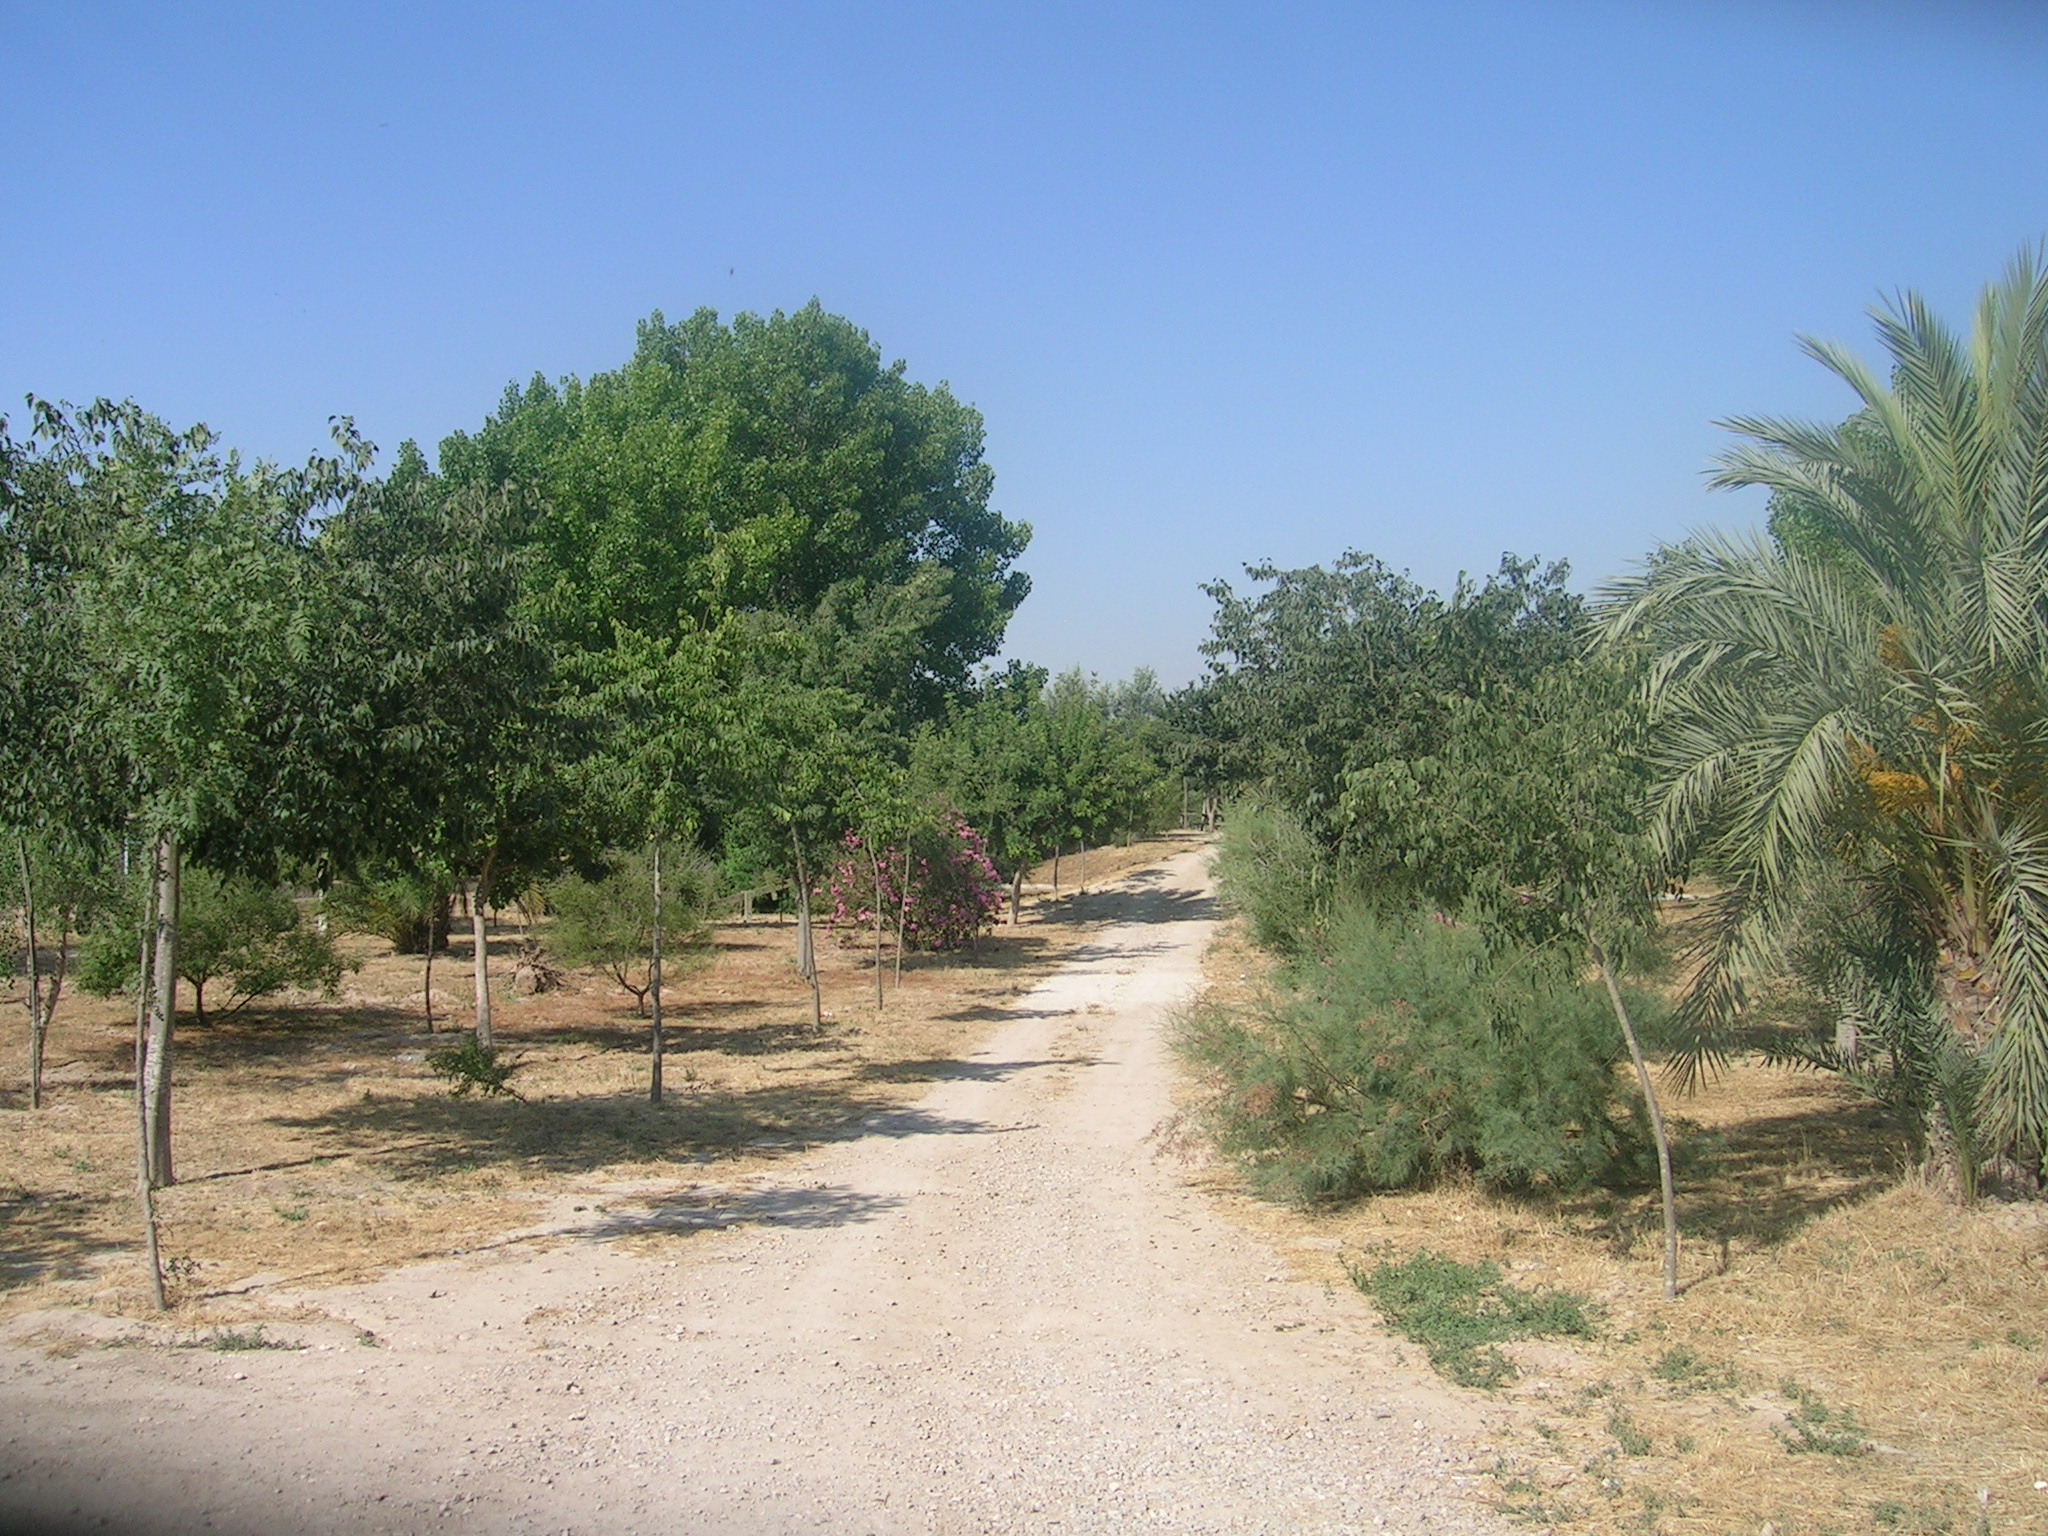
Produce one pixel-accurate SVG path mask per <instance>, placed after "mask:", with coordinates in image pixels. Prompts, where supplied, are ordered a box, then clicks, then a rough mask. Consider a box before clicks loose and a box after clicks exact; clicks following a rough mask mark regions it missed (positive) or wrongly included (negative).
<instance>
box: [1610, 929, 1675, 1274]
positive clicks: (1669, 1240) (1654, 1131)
mask: <svg viewBox="0 0 2048 1536" xmlns="http://www.w3.org/2000/svg"><path fill="white" fill-rule="evenodd" d="M1592 948H1593V963H1594V964H1595V965H1597V966H1599V967H1600V980H1601V981H1602V982H1603V983H1604V984H1605V985H1606V988H1607V1000H1608V1001H1609V1002H1610V1003H1612V1004H1613V1005H1614V1017H1615V1021H1616V1022H1617V1023H1619V1024H1620V1025H1621V1037H1622V1039H1624V1040H1626V1041H1627V1042H1628V1055H1629V1060H1631V1061H1633V1062H1634V1063H1635V1064H1636V1082H1637V1083H1638V1084H1639V1085H1640V1086H1641V1088H1642V1090H1643V1102H1644V1103H1645V1104H1647V1105H1648V1106H1649V1110H1650V1133H1651V1135H1653V1136H1655V1137H1656V1139H1657V1177H1658V1180H1659V1181H1660V1182H1661V1183H1662V1184H1663V1186H1664V1294H1665V1295H1666V1296H1667V1297H1669V1296H1676V1295H1677V1294H1678V1195H1677V1192H1676V1191H1675V1189H1674V1188H1673V1186H1672V1182H1671V1140H1670V1138H1669V1137H1668V1136H1666V1135H1665V1133H1664V1111H1663V1109H1662V1108H1661V1107H1660V1106H1659V1105H1658V1103H1657V1087H1656V1085H1655V1084H1654V1083H1652V1082H1651V1081H1650V1068H1649V1064H1648V1063H1647V1062H1645V1061H1644V1060H1643V1045H1642V1042H1641V1041H1640V1040H1638V1039H1637V1038H1636V1026H1635V1024H1634V1022H1633V1021H1632V1020H1631V1019H1630V1018H1629V1016H1628V1009H1627V1007H1626V1006H1625V1005H1624V1004H1623V1003H1622V1000H1621V988H1620V987H1618V986H1616V985H1615V984H1614V972H1613V971H1611V970H1609V969H1608V968H1607V956H1606V955H1605V954H1604V953H1603V952H1602V951H1601V949H1600V946H1599V945H1598V944H1595V945H1594V946H1593V947H1592Z"/></svg>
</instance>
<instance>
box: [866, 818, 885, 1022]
mask: <svg viewBox="0 0 2048 1536" xmlns="http://www.w3.org/2000/svg"><path fill="white" fill-rule="evenodd" d="M868 864H869V865H870V866H871V867H872V869H873V871H874V876H875V1012H876V1013H877V1014H880V1013H881V1011H882V856H881V855H880V854H878V853H874V852H872V851H871V852H870V853H869V854H868Z"/></svg>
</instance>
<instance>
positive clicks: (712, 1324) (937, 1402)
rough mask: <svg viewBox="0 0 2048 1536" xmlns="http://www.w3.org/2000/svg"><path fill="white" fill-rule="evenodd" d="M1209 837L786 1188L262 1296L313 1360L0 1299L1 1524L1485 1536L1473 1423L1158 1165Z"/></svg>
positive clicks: (641, 1203) (778, 1176) (138, 1528)
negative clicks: (1475, 1495)
mask: <svg viewBox="0 0 2048 1536" xmlns="http://www.w3.org/2000/svg"><path fill="white" fill-rule="evenodd" d="M1201 857H1202V856H1201V855H1199V854H1189V855H1184V856H1182V857H1180V858H1177V859H1175V860H1173V861H1171V862H1169V863H1168V864H1166V865H1163V866H1160V867H1158V868H1156V869H1153V870H1150V871H1147V872H1144V873H1142V874H1140V875H1139V876H1137V877H1135V878H1133V879H1132V880H1130V881H1128V882H1126V883H1125V884H1124V885H1123V886H1122V887H1120V888H1118V889H1116V890H1112V891H1107V892H1104V893H1101V894H1098V895H1095V896H1092V897H1089V898H1086V899H1087V900H1088V901H1090V902H1092V903H1093V904H1094V908H1095V913H1096V915H1098V916H1099V917H1100V918H1101V919H1102V921H1103V924H1104V925H1103V926H1102V927H1101V928H1100V929H1099V930H1098V932H1097V935H1096V940H1095V942H1094V943H1093V944H1092V946H1091V947H1090V948H1089V949H1088V950H1086V951H1085V952H1084V953H1083V955H1082V956H1081V958H1080V959H1079V960H1077V961H1076V962H1075V963H1073V964H1072V965H1070V966H1068V967H1067V968H1066V969H1064V970H1062V971H1061V972H1059V973H1058V974H1056V975H1055V976H1053V977H1052V978H1051V979H1050V980H1048V981H1047V982H1045V983H1044V984H1043V985H1041V986H1040V987H1039V988H1037V989H1036V990H1035V991H1033V992H1032V993H1030V994H1028V995H1027V996H1026V997H1025V998H1024V999H1023V1000H1022V1001H1021V1002H1020V1003H1019V1004H1018V1006H1017V1007H1016V1009H1015V1013H1014V1019H1013V1021H1012V1022H1010V1023H1008V1024H1007V1025H1005V1026H1004V1027H1003V1028H1002V1029H1001V1031H1000V1033H998V1034H997V1035H996V1036H995V1038H994V1039H992V1040H991V1041H990V1043H989V1044H988V1046H987V1047H986V1048H985V1049H983V1050H981V1051H979V1052H977V1053H976V1054H975V1055H973V1056H972V1057H970V1058H969V1059H967V1060H965V1061H962V1062H958V1063H953V1064H950V1065H947V1066H941V1067H935V1068H934V1076H935V1077H936V1078H937V1079H938V1081H937V1082H936V1084H935V1086H934V1087H933V1089H932V1090H931V1092H930V1093H929V1095H927V1096H926V1097H925V1098H924V1099H923V1100H922V1101H921V1102H920V1103H918V1104H917V1105H916V1106H915V1107H914V1108H911V1109H907V1110H902V1111H897V1112H892V1113H888V1114H884V1115H880V1116H877V1117H875V1118H874V1119H872V1120H871V1121H869V1122H868V1123H866V1124H865V1125H864V1126H863V1127H862V1128H861V1129H862V1134H861V1135H860V1136H859V1137H858V1138H857V1139H853V1140H850V1141H847V1142H845V1143H842V1144H840V1145H837V1146H834V1147H830V1148H827V1149H823V1150H821V1151H818V1152H815V1153H813V1154H811V1155H809V1156H807V1157H804V1158H802V1159H800V1160H797V1161H794V1162H791V1163H788V1164H784V1165H782V1166H781V1167H780V1168H778V1169H777V1170H776V1172H775V1173H774V1174H773V1175H771V1176H768V1177H764V1178H761V1179H757V1180H751V1181H747V1182H746V1183H744V1184H740V1185H734V1186H727V1187H718V1188H714V1187H711V1186H694V1187H683V1186H673V1185H669V1186H662V1187H660V1188H637V1189H626V1188H619V1187H612V1188H608V1189H586V1190H584V1191H583V1192H582V1193H580V1194H577V1195H574V1196H572V1197H566V1198H565V1199H564V1200H563V1202H562V1206H561V1208H560V1209H559V1210H557V1211H556V1212H554V1213H552V1219H551V1220H550V1222H549V1223H547V1232H548V1233H549V1234H551V1235H545V1236H543V1235H538V1234H536V1235H531V1236H528V1237H525V1238H522V1239H519V1240H514V1241H509V1242H507V1243H505V1244H503V1245H501V1246H499V1247H497V1248H495V1249H493V1250H491V1251H489V1252H486V1253H472V1254H468V1255H463V1256H461V1257H458V1258H452V1259H450V1260H447V1261H445V1262H441V1263H436V1264H432V1265H426V1266H420V1267H415V1268H412V1269H407V1270H404V1271H401V1272H398V1273H395V1274H392V1275H389V1276H387V1277H385V1278H384V1279H382V1280H380V1281H378V1282H377V1283H375V1284H372V1285H368V1286H364V1287H358V1288H353V1289H348V1290H323V1291H317V1292H304V1293H300V1294H296V1295H294V1294H290V1293H285V1292H279V1291H273V1290H270V1289H267V1288H266V1287H264V1286H263V1285H262V1284H261V1283H260V1282H259V1283H256V1284H254V1285H253V1286H252V1287H251V1289H250V1298H251V1300H252V1301H258V1300H260V1301H261V1303H262V1304H263V1305H265V1306H266V1307H267V1308H268V1309H269V1311H270V1312H271V1314H272V1315H274V1316H275V1317H277V1318H278V1319H280V1321H278V1322H276V1323H273V1324H272V1325H271V1326H270V1328H269V1336H271V1337H274V1338H289V1339H292V1340H294V1341H298V1342H300V1343H302V1344H304V1345H305V1346H307V1347H305V1348H302V1349H298V1350H292V1351H282V1350H270V1349H260V1350H247V1351H221V1350H216V1349H171V1348H165V1347H159V1346H157V1345H154V1344H150V1343H147V1342H145V1343H140V1344H134V1345H132V1346H131V1347H125V1348H97V1347H88V1348H84V1349H80V1350H77V1351H76V1352H74V1353H71V1354H69V1355H68V1356H66V1355H62V1354H57V1355H53V1354H51V1353H50V1352H49V1349H48V1343H49V1340H50V1339H51V1338H52V1337H59V1336H63V1335H65V1334H66V1333H70V1334H74V1335H77V1334H81V1330H85V1331H86V1332H88V1333H89V1332H90V1330H91V1329H92V1328H94V1327H97V1328H98V1329H99V1331H100V1336H101V1338H102V1339H103V1340H107V1339H115V1338H119V1337H122V1336H126V1337H127V1338H130V1339H134V1338H137V1337H139V1335H138V1334H137V1330H136V1329H135V1327H134V1325H132V1324H124V1323H120V1322H118V1321H116V1320H110V1319H90V1318H85V1317H82V1316H79V1315H68V1314H67V1315H65V1316H62V1317H54V1316H50V1315H43V1316H39V1317H31V1318H25V1319H19V1320H17V1322H16V1323H15V1324H14V1325H12V1327H10V1329H9V1330H8V1334H7V1338H6V1340H5V1341H4V1342H0V1529H5V1530H7V1531H10V1532H11V1531H15V1530H26V1531H52V1532H68V1531H71V1530H74V1529H75V1530H81V1531H82V1530H96V1529H115V1530H122V1531H129V1532H143V1533H152V1536H154V1533H169V1532H183V1531H196V1530H214V1531H219V1532H224V1533H234V1536H256V1533H285V1532H318V1533H323V1536H324V1533H333V1532H372V1531H393V1532H410V1531H460V1532H490V1533H496V1532H507V1533H513V1532H518V1533H524V1532H563V1531H571V1532H576V1533H584V1532H590V1533H600V1532H603V1533H610V1532H619V1533H627V1532H650V1533H651V1532H673V1533H714V1532H716V1533H724V1532H747V1533H780V1532H794V1531H830V1532H844V1533H858V1532H872V1533H875V1536H884V1533H898V1532H902V1533H909V1532H943V1533H954V1532H1011V1531H1017V1532H1026V1531H1029V1532H1049V1531H1058V1532H1068V1533H1094V1532H1113V1531H1133V1532H1137V1531H1145V1532H1151V1531H1159V1532H1209V1531H1215V1532H1226V1531H1227V1532H1290V1533H1291V1532H1337V1531H1378V1530H1383V1529H1392V1530H1398V1531H1418V1532H1419V1531H1431V1532H1440V1533H1454V1532H1464V1531H1490V1530H1492V1529H1493V1528H1494V1527H1493V1525H1492V1522H1491V1521H1490V1519H1489V1518H1488V1517H1487V1516H1486V1515H1485V1512H1484V1511H1483V1510H1481V1509H1479V1508H1478V1507H1477V1506H1476V1505H1475V1504H1473V1503H1471V1502H1469V1501H1468V1500H1467V1498H1466V1496H1465V1494H1464V1492H1463V1488H1464V1486H1465V1485H1466V1484H1467V1483H1468V1482H1469V1481H1470V1479H1469V1478H1468V1477H1467V1476H1465V1475H1463V1469H1464V1465H1465V1461H1466V1457H1467V1454H1468V1453H1469V1452H1470V1451H1471V1450H1472V1444H1471V1442H1472V1439H1473V1437H1474V1436H1476V1435H1477V1434H1478V1433H1479V1431H1478V1428H1477V1426H1476V1424H1474V1423H1473V1422H1472V1421H1471V1420H1470V1419H1469V1418H1468V1417H1467V1416H1465V1414H1464V1413H1463V1411H1462V1410H1461V1409H1460V1407H1459V1406H1458V1405H1457V1404H1456V1403H1454V1402H1453V1401H1451V1400H1450V1399H1448V1398H1447V1397H1445V1396H1444V1395H1443V1394H1441V1393H1440V1392H1438V1391H1437V1390H1436V1389H1435V1388H1434V1387H1433V1386H1432V1384H1431V1383H1430V1381H1429V1379H1428V1378H1426V1377H1425V1376H1424V1375H1423V1374H1421V1373H1420V1372H1419V1371H1418V1370H1415V1369H1412V1368H1409V1367H1405V1366H1402V1365H1399V1364H1397V1363H1395V1356H1396V1350H1395V1348H1394V1347H1393V1346H1391V1345H1389V1344H1388V1343H1387V1342H1386V1341H1385V1340H1384V1339H1383V1338H1382V1337H1381V1336H1380V1335H1379V1334H1378V1333H1377V1331H1376V1330H1375V1328H1374V1326H1373V1324H1372V1321H1371V1315H1370V1312H1369V1309H1368V1308H1366V1307H1365V1305H1364V1304H1363V1302H1362V1301H1361V1300H1360V1299H1359V1298H1358V1297H1357V1296H1356V1295H1355V1294H1350V1293H1348V1292H1346V1291H1338V1290H1325V1289H1324V1288H1322V1287H1320V1286H1314V1285H1308V1284H1303V1283H1299V1282H1295V1281H1292V1280H1290V1279H1289V1278H1288V1277H1287V1274H1286V1269H1285V1262H1284V1257H1283V1256H1281V1255H1277V1254H1275V1253H1274V1252H1272V1251H1271V1250H1270V1249H1269V1248H1267V1247H1266V1246H1265V1245H1264V1244H1263V1243H1262V1242H1261V1241H1260V1240H1258V1239H1256V1238H1254V1237H1252V1236H1249V1235H1247V1234H1246V1233H1244V1232H1242V1231H1240V1230H1238V1229H1237V1228H1235V1227H1233V1226H1232V1225H1231V1224H1230V1223H1229V1222H1228V1221H1227V1220H1226V1219H1225V1218H1224V1217H1223V1216H1222V1215H1221V1214H1219V1213H1218V1212H1217V1210H1216V1209H1215V1207H1214V1204H1213V1202H1212V1201H1211V1200H1210V1199H1209V1198H1208V1197H1207V1196H1205V1195H1204V1194H1202V1193H1200V1192H1199V1191H1197V1190H1194V1189H1192V1188H1190V1187H1188V1186H1187V1184H1186V1182H1185V1178H1184V1175H1183V1173H1182V1171H1181V1169H1180V1166H1179V1165H1178V1164H1177V1163H1176V1162H1175V1161H1174V1159H1173V1158H1172V1157H1171V1156H1169V1155H1163V1154H1162V1150H1161V1146H1160V1143H1159V1139H1158V1136H1157V1132H1158V1130H1159V1128H1160V1127H1161V1125H1162V1124H1163V1122H1165V1121H1166V1119H1167V1118H1168V1117H1169V1115H1170V1113H1171V1110H1172V1102H1171V1091H1172V1084H1173V1073H1172V1068H1171V1064H1170V1062H1169V1060H1168V1056H1167V1052H1166V1046H1165V1043H1164V1038H1163V1029H1162V1026H1163V1024H1164V1021H1165V1017H1166V1014H1167V1012H1168V1010H1169V1009H1170V1008H1171V1006H1172V1005H1173V1004H1174V1003H1175V1002H1176V1001H1178V1000H1179V999H1180V998H1182V997H1183V996H1185V995H1186V994H1187V992H1188V991H1189V989H1190V988H1191V987H1192V986H1193V985H1194V982H1195V979H1196V975H1197V963H1198V960H1199V957H1200V954H1201V949H1202V946H1203V943H1204V941H1205V939H1206V937H1207V934H1208V932H1209V928H1210V924H1211V921H1212V913H1211V908H1210V901H1209V897H1208V894H1207V885H1206V880H1205V877H1204V874H1203V870H1202V865H1201V862H1200V861H1201ZM81 1336H83V1335H81ZM37 1339H40V1340H41V1343H40V1346H39V1345H38V1344H37V1342H36V1340H37Z"/></svg>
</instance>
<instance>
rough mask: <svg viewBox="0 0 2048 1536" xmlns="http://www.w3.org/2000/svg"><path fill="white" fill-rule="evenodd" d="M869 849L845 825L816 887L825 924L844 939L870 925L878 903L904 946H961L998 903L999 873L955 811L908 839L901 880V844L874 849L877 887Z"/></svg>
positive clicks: (990, 917)
mask: <svg viewBox="0 0 2048 1536" xmlns="http://www.w3.org/2000/svg"><path fill="white" fill-rule="evenodd" d="M872 852H873V850H871V849H870V848H869V845H868V843H867V841H866V840H865V839H863V838H862V837H861V835H860V834H859V833H858V832H848V833H847V834H846V836H845V837H844V838H842V839H841V840H840V852H839V857H838V859H837V860H836V861H835V862H834V863H833V866H832V868H831V870H830V871H829V872H828V873H827V875H826V877H825V883H824V885H823V886H822V887H820V888H819V890H818V891H817V893H816V894H817V895H818V896H819V897H820V898H821V900H822V901H823V902H824V903H825V906H826V912H825V922H826V925H827V926H828V927H830V928H833V929H836V930H841V931H842V932H843V933H844V935H845V937H846V939H847V940H848V941H849V942H852V941H853V940H854V938H855V936H856V935H857V934H859V933H861V932H863V931H865V932H870V933H871V932H873V930H874V926H875V909H876V907H877V905H879V906H880V908H881V915H882V926H883V927H884V928H886V929H889V930H892V931H893V930H895V929H897V928H898V927H900V928H901V930H902V934H903V942H904V945H905V946H906V947H907V948H910V949H931V950H953V949H964V948H965V947H966V946H967V945H968V944H970V943H972V942H973V941H974V938H975V936H976V935H977V934H979V933H981V931H982V930H983V929H985V928H988V927H990V926H991V925H993V924H994V922H995V920H996V917H997V914H998V913H1000V912H1001V910H1002V905H1003V877H1002V876H1001V875H1000V874H998V873H997V871H996V866H995V862H994V861H993V860H992V859H990V858H989V856H988V848H987V846H986V845H985V844H984V843H983V842H982V840H981V834H980V833H979V832H976V831H975V830H974V828H972V827H970V826H969V825H968V824H967V822H966V821H965V820H964V819H963V818H961V817H960V816H958V815H948V816H946V817H944V818H942V819H941V820H940V821H938V822H937V823H936V824H934V825H933V826H931V827H930V828H928V829H926V830H924V831H923V832H921V833H920V834H919V835H917V836H914V837H913V838H912V839H911V844H910V849H909V855H910V860H909V875H910V878H909V882H908V885H907V887H906V885H905V881H904V849H902V848H901V847H897V846H893V845H884V846H883V847H882V848H881V849H880V850H879V853H880V857H881V870H880V880H879V890H878V889H877V884H878V882H877V878H876V875H877V871H876V869H875V861H874V858H873V857H872V856H871V854H872ZM878 895H879V898H880V900H879V903H878V902H877V896H878Z"/></svg>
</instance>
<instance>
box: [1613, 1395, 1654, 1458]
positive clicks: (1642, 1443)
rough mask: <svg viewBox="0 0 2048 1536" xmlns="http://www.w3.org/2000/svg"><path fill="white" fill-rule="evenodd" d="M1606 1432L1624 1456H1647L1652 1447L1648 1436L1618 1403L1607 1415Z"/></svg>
mask: <svg viewBox="0 0 2048 1536" xmlns="http://www.w3.org/2000/svg"><path fill="white" fill-rule="evenodd" d="M1607 1433H1609V1434H1610V1435H1612V1436H1614V1443H1615V1444H1616V1445H1618V1446H1620V1447H1621V1454H1622V1455H1624V1456H1647V1455H1649V1454H1650V1451H1651V1449H1652V1448H1653V1445H1652V1441H1651V1439H1650V1437H1649V1436H1648V1435H1646V1434H1644V1433H1643V1431H1642V1428H1641V1426H1640V1425H1638V1424H1637V1423H1636V1421H1635V1420H1634V1419H1632V1418H1630V1417H1629V1415H1628V1410H1627V1409H1626V1408H1624V1407H1622V1406H1621V1405H1620V1404H1619V1403H1616V1404H1615V1405H1614V1408H1613V1409H1612V1411H1610V1412H1609V1413H1608V1415H1607Z"/></svg>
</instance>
